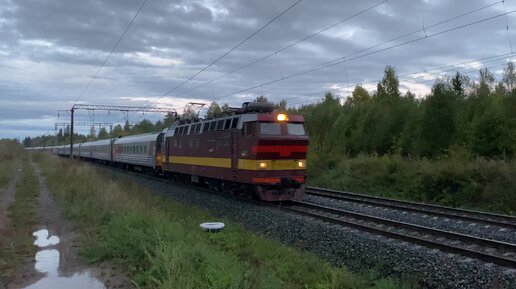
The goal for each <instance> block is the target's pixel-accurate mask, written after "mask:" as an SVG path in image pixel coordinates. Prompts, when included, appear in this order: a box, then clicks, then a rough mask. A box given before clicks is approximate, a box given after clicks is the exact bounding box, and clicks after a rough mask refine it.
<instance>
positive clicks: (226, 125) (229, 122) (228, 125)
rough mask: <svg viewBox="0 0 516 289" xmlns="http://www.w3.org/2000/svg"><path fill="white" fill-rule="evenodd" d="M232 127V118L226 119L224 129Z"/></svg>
mask: <svg viewBox="0 0 516 289" xmlns="http://www.w3.org/2000/svg"><path fill="white" fill-rule="evenodd" d="M230 127H231V118H228V119H226V122H225V123H224V129H229V128H230Z"/></svg>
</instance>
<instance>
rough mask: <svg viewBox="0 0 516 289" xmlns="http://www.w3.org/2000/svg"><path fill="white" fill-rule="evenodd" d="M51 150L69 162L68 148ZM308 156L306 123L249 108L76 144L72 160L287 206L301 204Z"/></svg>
mask: <svg viewBox="0 0 516 289" xmlns="http://www.w3.org/2000/svg"><path fill="white" fill-rule="evenodd" d="M49 149H50V150H51V151H52V152H53V153H54V154H57V155H60V156H68V157H69V156H70V145H62V146H55V147H51V148H49ZM307 149H308V136H307V134H306V130H305V128H304V118H303V116H300V115H287V114H285V113H276V112H273V106H272V105H271V104H269V103H260V102H251V103H244V105H243V106H242V108H241V109H238V110H235V111H234V113H232V114H231V115H225V116H220V117H216V118H213V119H197V120H178V121H177V122H176V123H175V124H173V125H172V126H171V127H170V128H167V129H165V130H164V131H162V132H158V133H147V134H141V135H132V136H126V137H119V138H112V139H104V140H98V141H93V142H86V143H81V144H74V147H73V157H74V158H77V159H82V160H89V161H94V162H99V163H103V164H109V165H113V166H117V167H121V168H125V169H130V170H137V171H150V172H154V173H156V174H159V175H161V176H164V177H167V178H173V179H176V180H179V181H183V182H186V183H198V184H205V185H208V186H209V187H210V188H211V189H213V190H217V191H225V192H230V193H233V194H240V195H241V194H247V195H253V196H256V197H258V198H259V199H261V200H265V201H286V200H299V199H302V198H303V197H304V190H305V181H306V165H307V163H306V156H307Z"/></svg>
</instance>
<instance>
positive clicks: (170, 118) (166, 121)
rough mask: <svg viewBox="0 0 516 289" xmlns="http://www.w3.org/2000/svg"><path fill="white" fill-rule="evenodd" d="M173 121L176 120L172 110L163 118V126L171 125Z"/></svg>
mask: <svg viewBox="0 0 516 289" xmlns="http://www.w3.org/2000/svg"><path fill="white" fill-rule="evenodd" d="M174 122H176V114H175V113H172V112H167V114H166V115H165V118H164V119H163V127H164V128H167V127H171V126H172V124H174Z"/></svg>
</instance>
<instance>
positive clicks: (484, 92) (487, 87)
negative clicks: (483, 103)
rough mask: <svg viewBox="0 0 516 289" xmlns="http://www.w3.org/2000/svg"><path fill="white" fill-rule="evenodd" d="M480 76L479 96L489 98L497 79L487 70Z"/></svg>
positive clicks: (481, 71) (483, 69) (482, 71)
mask: <svg viewBox="0 0 516 289" xmlns="http://www.w3.org/2000/svg"><path fill="white" fill-rule="evenodd" d="M478 74H479V79H478V80H479V84H478V94H479V96H488V95H489V93H490V92H491V90H492V89H493V87H494V84H495V81H496V79H495V77H494V75H493V73H491V72H490V71H489V69H487V68H482V69H480V70H479V72H478Z"/></svg>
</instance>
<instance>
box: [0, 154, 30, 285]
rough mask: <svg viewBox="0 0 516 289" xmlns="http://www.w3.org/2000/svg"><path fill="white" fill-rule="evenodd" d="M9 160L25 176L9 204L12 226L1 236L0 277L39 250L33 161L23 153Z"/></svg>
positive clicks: (11, 273) (12, 167) (3, 276)
mask: <svg viewBox="0 0 516 289" xmlns="http://www.w3.org/2000/svg"><path fill="white" fill-rule="evenodd" d="M10 160H11V161H12V162H13V163H16V165H15V164H12V165H11V166H10V169H11V170H14V169H17V167H21V168H22V169H23V177H21V178H20V179H19V180H18V184H17V185H16V195H15V200H14V202H13V203H12V204H11V206H10V207H9V208H8V216H9V218H10V223H9V226H8V227H7V230H6V231H5V232H4V234H3V235H2V236H0V279H5V280H8V279H9V278H10V277H11V276H12V275H13V273H14V270H15V269H16V268H18V267H19V266H20V264H21V263H22V260H23V259H25V258H30V257H32V256H33V255H34V253H35V251H36V247H35V246H34V245H33V242H34V237H33V236H32V233H33V231H34V228H35V225H36V224H37V206H38V200H37V197H38V193H39V187H38V181H37V178H36V175H35V172H34V169H33V167H32V166H31V165H30V163H29V162H28V161H27V160H26V159H22V158H21V156H20V155H15V156H13V157H12V158H11V159H10ZM20 162H22V165H21V166H20V164H19V163H20ZM2 174H4V172H2ZM9 175H10V176H12V175H13V174H9Z"/></svg>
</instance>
